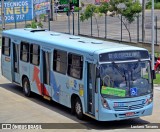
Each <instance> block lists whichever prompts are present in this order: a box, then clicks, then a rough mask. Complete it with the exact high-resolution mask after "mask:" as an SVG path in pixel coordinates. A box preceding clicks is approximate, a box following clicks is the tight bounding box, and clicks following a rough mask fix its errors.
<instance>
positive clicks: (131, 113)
mask: <svg viewBox="0 0 160 132" xmlns="http://www.w3.org/2000/svg"><path fill="white" fill-rule="evenodd" d="M133 115H134V112H129V113H126V116H133Z"/></svg>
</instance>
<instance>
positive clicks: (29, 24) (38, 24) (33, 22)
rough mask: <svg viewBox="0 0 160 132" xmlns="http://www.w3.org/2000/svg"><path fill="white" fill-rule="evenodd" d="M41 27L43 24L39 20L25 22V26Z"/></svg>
mask: <svg viewBox="0 0 160 132" xmlns="http://www.w3.org/2000/svg"><path fill="white" fill-rule="evenodd" d="M37 27H40V28H43V24H42V23H41V22H35V21H32V22H31V23H28V24H26V26H25V28H37Z"/></svg>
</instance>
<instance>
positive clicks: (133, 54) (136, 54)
mask: <svg viewBox="0 0 160 132" xmlns="http://www.w3.org/2000/svg"><path fill="white" fill-rule="evenodd" d="M148 58H149V54H148V52H147V51H118V52H110V53H103V54H100V56H99V60H100V62H105V61H123V60H124V61H125V60H137V59H148Z"/></svg>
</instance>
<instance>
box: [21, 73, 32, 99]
mask: <svg viewBox="0 0 160 132" xmlns="http://www.w3.org/2000/svg"><path fill="white" fill-rule="evenodd" d="M22 87H23V93H24V95H25V96H27V97H30V96H31V87H30V82H29V79H28V77H27V76H26V75H23V76H22Z"/></svg>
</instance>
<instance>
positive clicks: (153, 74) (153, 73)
mask: <svg viewBox="0 0 160 132" xmlns="http://www.w3.org/2000/svg"><path fill="white" fill-rule="evenodd" d="M151 17H152V77H153V79H155V78H156V76H155V71H154V61H155V60H154V0H152V12H151Z"/></svg>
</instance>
